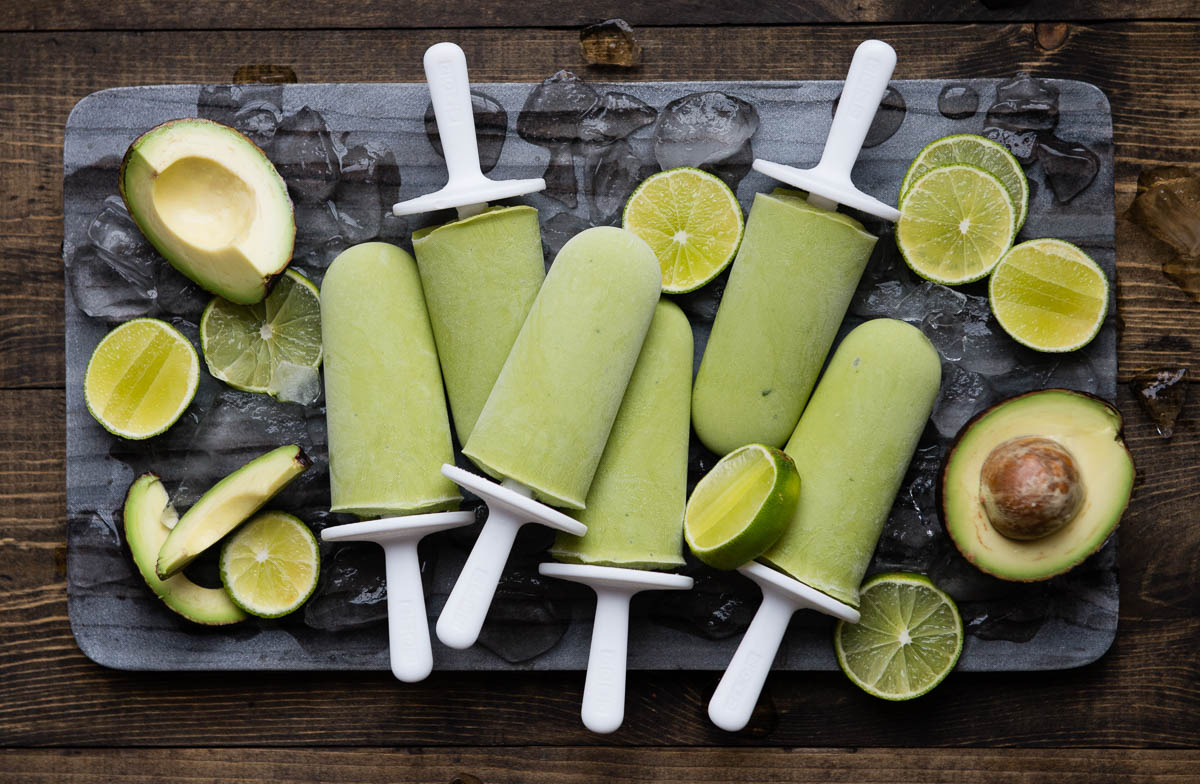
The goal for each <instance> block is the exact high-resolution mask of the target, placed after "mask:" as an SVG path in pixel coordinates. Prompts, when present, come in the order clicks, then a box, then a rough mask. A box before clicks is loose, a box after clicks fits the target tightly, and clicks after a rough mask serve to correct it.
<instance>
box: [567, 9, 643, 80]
mask: <svg viewBox="0 0 1200 784" xmlns="http://www.w3.org/2000/svg"><path fill="white" fill-rule="evenodd" d="M579 50H580V51H581V52H582V53H583V60H584V62H586V63H587V64H588V65H612V66H617V67H620V68H632V67H633V66H635V65H638V64H639V63H641V61H642V45H641V44H639V43H638V40H637V36H635V35H634V34H633V28H632V27H630V26H629V23H628V22H626V21H625V20H624V19H606V20H604V21H603V22H598V23H596V24H592V25H588V26H587V27H585V28H583V30H581V31H580V32H579Z"/></svg>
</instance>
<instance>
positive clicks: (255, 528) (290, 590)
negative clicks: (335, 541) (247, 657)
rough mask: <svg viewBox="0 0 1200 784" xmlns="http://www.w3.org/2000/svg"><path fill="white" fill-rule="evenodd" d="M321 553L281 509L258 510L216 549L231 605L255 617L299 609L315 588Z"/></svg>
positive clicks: (309, 534)
mask: <svg viewBox="0 0 1200 784" xmlns="http://www.w3.org/2000/svg"><path fill="white" fill-rule="evenodd" d="M320 571H321V554H320V550H318V549H317V538H316V537H315V536H313V532H312V531H311V530H310V529H309V527H308V526H307V525H305V524H304V523H303V522H301V521H300V520H299V519H297V518H295V517H293V516H292V515H290V514H286V513H284V512H262V513H260V514H259V515H257V516H256V517H254V518H253V519H251V520H250V522H248V523H246V524H245V525H243V526H242V527H241V528H239V529H238V530H237V531H235V532H234V534H233V535H232V536H230V537H229V539H228V540H226V542H225V546H224V547H222V548H221V582H222V583H223V584H224V585H225V590H226V592H227V593H228V594H229V598H230V599H233V603H234V604H236V605H237V606H238V607H241V608H242V609H243V610H245V611H246V612H248V613H250V614H251V615H257V616H259V617H260V618H278V617H279V616H281V615H287V614H288V613H290V612H294V611H296V610H298V609H300V606H301V605H303V604H304V602H306V601H307V600H308V597H309V596H311V595H312V592H313V590H314V589H315V588H316V587H317V577H318V575H319V574H320Z"/></svg>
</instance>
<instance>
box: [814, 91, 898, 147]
mask: <svg viewBox="0 0 1200 784" xmlns="http://www.w3.org/2000/svg"><path fill="white" fill-rule="evenodd" d="M841 97H842V96H841V94H839V95H838V97H837V98H834V99H833V111H832V112H831V115H832V114H836V113H837V107H838V101H840V100H841ZM907 113H908V105H907V104H906V103H905V102H904V96H903V95H901V94H900V92H899V91H898V90H897V89H896V88H895V87H892V86H891V85H889V86H888V88H887V90H885V91H884V93H883V98H882V99H880V101H879V108H878V109H876V110H875V117H874V118H873V119H872V120H871V127H870V128H869V129H867V137H866V138H865V139H864V140H863V144H862V146H863V147H877V146H878V145H880V144H883V143H884V142H886V141H887V140H888V139H890V138H892V136H893V135H894V134H895V133H896V131H898V130H900V124H901V123H903V122H904V115H906V114H907Z"/></svg>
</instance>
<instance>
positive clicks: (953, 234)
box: [896, 164, 1016, 286]
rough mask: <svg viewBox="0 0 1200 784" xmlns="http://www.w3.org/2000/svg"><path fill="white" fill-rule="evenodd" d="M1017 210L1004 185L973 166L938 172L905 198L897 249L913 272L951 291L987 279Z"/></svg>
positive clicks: (918, 182)
mask: <svg viewBox="0 0 1200 784" xmlns="http://www.w3.org/2000/svg"><path fill="white" fill-rule="evenodd" d="M1015 215H1016V207H1015V205H1014V204H1013V200H1012V197H1011V196H1009V195H1008V191H1007V190H1006V189H1005V188H1004V185H1003V183H1001V182H1000V180H998V179H996V178H995V177H994V176H992V175H991V174H988V173H987V172H985V171H984V170H983V169H980V168H978V167H976V166H968V165H966V164H955V165H953V166H940V167H938V168H936V169H932V170H930V171H928V172H926V173H925V174H924V175H922V176H921V177H919V178H918V179H917V180H916V182H914V183H913V184H912V187H911V188H909V190H908V194H907V195H906V196H905V197H904V204H903V209H902V210H901V214H900V220H899V222H898V223H897V224H896V245H898V246H899V248H900V252H901V253H902V254H904V260H905V261H906V262H908V266H909V267H911V268H912V270H913V272H915V273H917V274H918V275H920V276H921V277H923V278H926V279H928V280H932V281H933V282H935V283H942V284H945V285H947V286H954V285H957V284H959V283H970V282H971V281H974V280H979V279H980V278H982V277H984V276H985V275H987V274H988V273H989V272H991V271H992V268H993V267H995V266H996V262H998V261H1000V257H1001V256H1003V255H1004V252H1005V251H1006V250H1008V246H1009V245H1011V244H1012V240H1013V236H1014V231H1013V227H1014V226H1015V225H1016V219H1015V217H1014V216H1015Z"/></svg>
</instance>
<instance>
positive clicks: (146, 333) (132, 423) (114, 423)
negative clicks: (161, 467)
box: [83, 318, 200, 440]
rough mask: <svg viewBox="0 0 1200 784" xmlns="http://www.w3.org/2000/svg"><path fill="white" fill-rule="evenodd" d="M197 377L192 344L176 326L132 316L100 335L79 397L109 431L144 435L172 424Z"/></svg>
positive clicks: (136, 436)
mask: <svg viewBox="0 0 1200 784" xmlns="http://www.w3.org/2000/svg"><path fill="white" fill-rule="evenodd" d="M199 379H200V360H199V358H197V357H196V349H194V348H192V344H191V342H190V341H189V340H188V339H187V338H185V337H184V336H183V335H182V334H181V333H180V332H179V330H177V329H175V328H174V327H172V326H171V325H170V324H168V323H166V322H165V321H159V320H158V319H152V318H141V319H134V320H133V321H127V322H125V323H124V324H122V325H121V326H119V327H117V328H116V329H114V330H113V331H112V332H109V333H108V334H107V335H105V336H104V339H103V340H101V341H100V345H98V346H96V350H95V351H93V352H92V358H91V359H89V360H88V366H87V372H86V373H85V374H84V377H83V399H84V401H85V402H86V403H87V407H88V411H90V412H91V413H92V416H93V417H95V418H96V421H97V422H99V423H100V424H101V425H102V426H103V427H104V429H105V430H107V431H108V432H110V433H112V434H114V435H118V436H121V437H122V438H129V439H135V440H137V439H143V438H149V437H150V436H156V435H158V434H159V433H162V432H163V431H165V430H166V429H167V428H169V427H170V426H171V425H173V424H175V421H176V420H178V419H179V417H180V416H181V415H182V414H183V412H184V410H186V409H187V407H188V405H189V404H190V403H191V402H192V397H193V396H194V395H195V394H196V385H197V383H198V382H199Z"/></svg>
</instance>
